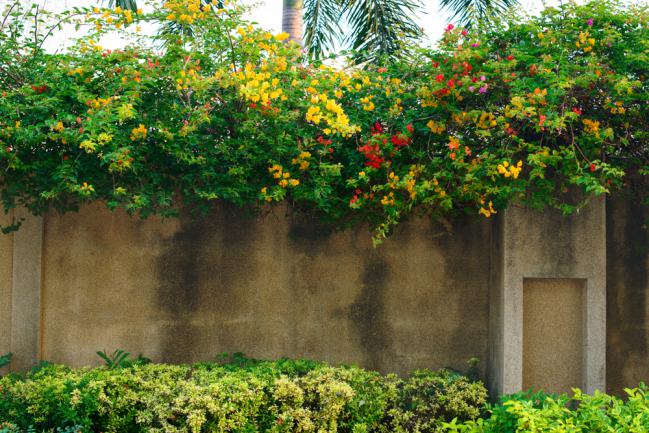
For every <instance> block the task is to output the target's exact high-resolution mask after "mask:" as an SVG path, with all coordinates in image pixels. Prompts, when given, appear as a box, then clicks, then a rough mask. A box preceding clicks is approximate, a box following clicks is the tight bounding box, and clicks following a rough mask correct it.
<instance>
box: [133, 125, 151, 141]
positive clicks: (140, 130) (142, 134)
mask: <svg viewBox="0 0 649 433" xmlns="http://www.w3.org/2000/svg"><path fill="white" fill-rule="evenodd" d="M146 135H147V129H146V127H145V126H144V125H142V124H141V123H140V125H139V126H138V127H137V128H133V130H132V131H131V140H132V141H138V140H144V139H145V138H146Z"/></svg>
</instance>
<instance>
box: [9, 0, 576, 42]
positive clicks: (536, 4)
mask: <svg viewBox="0 0 649 433" xmlns="http://www.w3.org/2000/svg"><path fill="white" fill-rule="evenodd" d="M12 1H13V0H0V10H1V9H2V6H3V5H5V4H7V3H9V2H12ZM23 1H24V2H25V3H29V2H31V3H37V4H40V5H41V6H42V7H44V8H45V9H48V10H52V11H60V10H63V9H66V8H70V7H74V6H90V5H101V4H102V0H31V1H30V0H23ZM162 1H163V0H160V2H162ZM239 1H240V2H241V3H243V4H247V5H255V7H254V9H253V11H252V12H251V14H250V17H249V18H250V19H252V20H253V21H256V22H258V23H259V25H261V26H262V27H264V28H266V29H268V30H270V31H272V32H274V33H279V32H280V31H281V27H282V25H281V21H282V0H239ZM565 1H567V0H520V6H519V8H520V9H522V10H524V11H526V12H532V13H534V12H537V11H539V10H541V9H543V7H544V5H546V6H550V5H557V4H560V3H561V2H565ZM578 2H579V3H581V1H579V0H578ZM107 3H108V2H107V1H105V2H104V4H107ZM139 3H141V4H142V3H144V1H143V0H140V2H139ZM423 3H424V5H425V6H424V10H423V11H422V13H421V14H420V15H419V16H418V17H416V19H417V21H418V23H419V24H420V25H421V27H422V28H424V30H425V32H426V37H427V38H428V42H430V44H432V43H434V42H435V41H437V40H438V39H439V37H440V36H441V34H442V32H443V29H444V27H446V25H447V24H448V23H449V16H448V15H447V14H446V13H443V12H440V10H439V2H438V0H424V1H423ZM57 39H59V40H58V41H48V43H47V44H46V46H48V47H53V46H57V45H60V43H61V42H62V40H61V39H62V36H59V37H58V38H57ZM103 42H104V41H102V45H104V46H106V47H107V48H110V47H109V46H108V45H110V44H104V43H103Z"/></svg>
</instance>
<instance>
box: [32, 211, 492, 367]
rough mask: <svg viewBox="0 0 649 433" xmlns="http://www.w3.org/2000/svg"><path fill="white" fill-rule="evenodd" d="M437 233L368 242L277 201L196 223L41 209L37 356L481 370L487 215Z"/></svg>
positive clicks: (421, 229)
mask: <svg viewBox="0 0 649 433" xmlns="http://www.w3.org/2000/svg"><path fill="white" fill-rule="evenodd" d="M458 224H459V225H458V226H457V227H456V230H455V231H453V232H452V233H449V232H448V231H447V230H446V229H444V228H442V227H441V226H438V225H435V224H432V223H430V222H428V221H425V220H416V221H413V222H410V223H406V224H404V225H403V226H402V227H400V228H399V229H398V231H397V233H395V235H394V237H393V238H391V239H389V240H388V241H386V243H385V244H384V245H382V246H381V247H379V248H377V249H375V248H373V247H372V245H371V241H370V239H369V236H368V234H367V231H366V230H364V229H359V230H357V231H353V232H352V231H345V232H340V231H334V230H332V228H331V227H329V226H326V225H322V224H319V223H317V222H316V221H315V220H311V219H308V218H305V217H296V216H288V217H287V216H285V215H284V213H283V211H282V210H280V209H278V210H277V211H276V212H274V213H271V214H270V215H266V216H265V217H263V218H261V219H251V218H248V217H245V216H243V215H242V213H241V212H240V211H235V210H233V209H229V208H227V207H223V208H221V209H219V210H217V211H216V212H214V214H213V215H212V216H211V217H210V218H208V219H206V220H204V221H199V222H190V220H188V219H184V218H183V219H180V220H168V221H165V222H161V221H159V220H155V219H152V220H147V221H144V222H143V221H139V220H134V219H129V218H128V217H127V216H126V215H124V214H121V213H110V212H108V211H106V210H105V209H103V208H102V207H100V206H97V205H95V206H91V207H87V208H84V209H83V210H82V212H81V213H78V214H68V215H66V216H63V217H61V216H58V215H54V214H52V215H48V217H47V224H46V229H45V234H44V237H45V245H46V249H45V254H44V260H43V269H44V271H43V272H44V273H43V323H44V329H45V332H44V334H43V357H44V358H45V359H48V360H51V361H55V362H64V363H68V364H72V365H86V364H94V363H96V362H97V361H98V358H97V356H96V355H95V351H96V350H101V349H106V350H108V351H112V350H114V349H115V348H118V347H119V348H123V349H125V350H127V351H129V352H131V353H133V354H138V353H140V352H141V353H143V354H145V355H146V356H149V357H151V358H152V359H154V360H156V361H169V362H181V361H182V362H188V361H198V360H209V359H211V358H213V357H214V356H215V355H216V354H218V353H222V352H235V351H240V352H245V353H246V354H247V355H249V356H255V357H262V358H276V357H280V356H289V357H304V358H312V359H322V360H327V361H330V362H333V363H357V364H360V365H362V366H364V367H367V368H371V369H377V370H380V371H384V372H388V371H394V372H399V373H405V372H407V371H409V370H412V369H414V368H422V367H428V368H440V367H453V368H456V369H460V370H465V369H466V368H467V367H468V366H467V361H468V360H469V359H470V358H472V357H478V358H480V359H481V364H480V367H481V369H482V370H483V371H484V369H485V365H486V358H487V350H488V335H487V334H488V313H489V309H488V294H489V267H490V256H489V248H488V246H489V245H490V242H491V227H490V221H488V220H476V219H473V220H472V222H469V221H465V222H460V223H458Z"/></svg>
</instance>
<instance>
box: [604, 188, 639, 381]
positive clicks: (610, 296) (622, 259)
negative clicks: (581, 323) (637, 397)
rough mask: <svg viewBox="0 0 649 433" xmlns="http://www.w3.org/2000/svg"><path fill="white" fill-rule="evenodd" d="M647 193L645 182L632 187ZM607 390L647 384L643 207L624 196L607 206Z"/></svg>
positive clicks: (613, 199)
mask: <svg viewBox="0 0 649 433" xmlns="http://www.w3.org/2000/svg"><path fill="white" fill-rule="evenodd" d="M633 188H634V189H636V190H640V189H642V190H644V191H645V193H646V191H649V184H647V183H645V184H644V185H642V184H634V185H633ZM607 221H608V224H607V248H608V258H607V269H608V278H607V280H608V281H607V304H608V313H607V325H608V326H607V340H608V341H607V363H608V366H607V371H608V390H609V391H610V392H615V393H617V394H622V393H623V389H624V388H625V387H630V386H636V385H637V384H638V382H640V381H644V382H645V383H649V205H644V206H643V205H641V204H640V203H639V201H638V200H637V199H632V198H631V197H630V196H629V195H628V194H626V193H625V194H616V195H615V196H613V197H612V198H611V199H609V200H608V203H607Z"/></svg>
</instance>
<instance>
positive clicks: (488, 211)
mask: <svg viewBox="0 0 649 433" xmlns="http://www.w3.org/2000/svg"><path fill="white" fill-rule="evenodd" d="M480 204H482V205H484V200H480ZM478 213H479V214H481V215H484V216H485V217H486V218H489V217H490V216H491V215H493V214H496V213H498V212H496V210H495V209H494V205H493V202H491V201H490V202H489V203H488V204H487V205H486V206H482V207H480V210H479V211H478Z"/></svg>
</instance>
